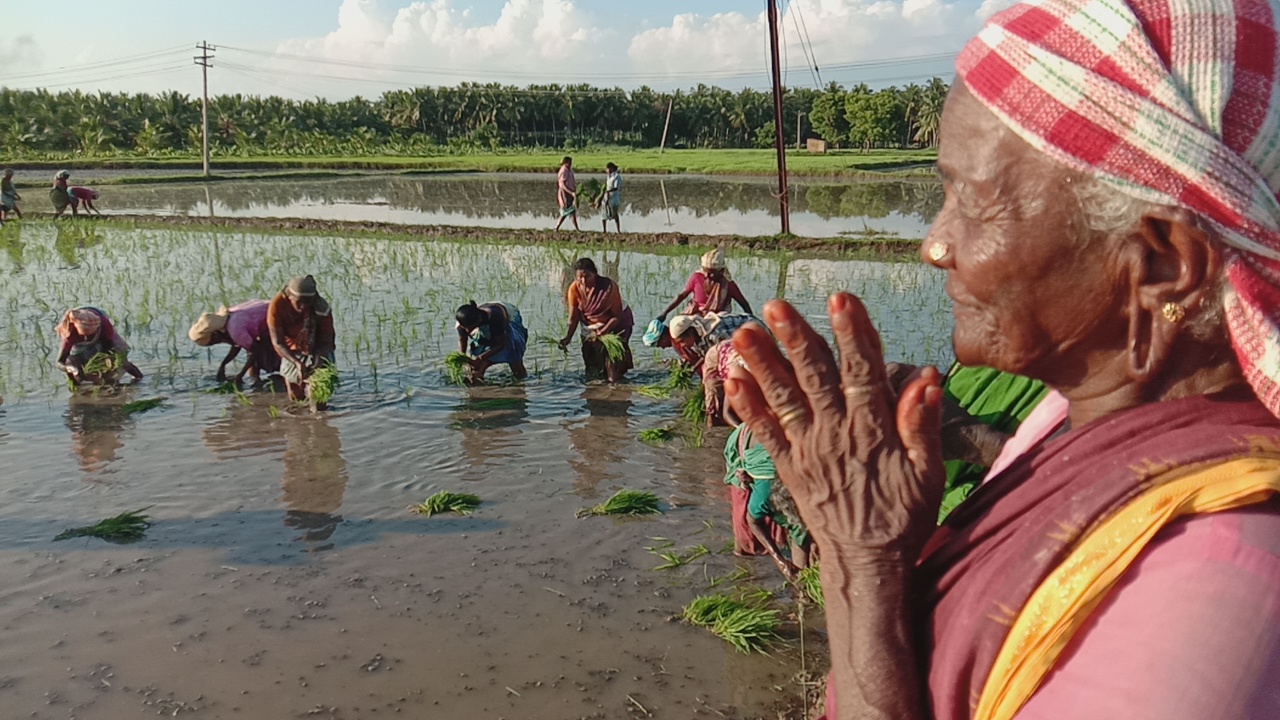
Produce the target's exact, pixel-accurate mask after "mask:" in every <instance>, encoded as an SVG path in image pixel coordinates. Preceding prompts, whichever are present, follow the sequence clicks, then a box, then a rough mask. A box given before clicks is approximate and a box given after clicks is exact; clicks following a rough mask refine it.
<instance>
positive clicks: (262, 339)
mask: <svg viewBox="0 0 1280 720" xmlns="http://www.w3.org/2000/svg"><path fill="white" fill-rule="evenodd" d="M269 305H270V303H268V302H267V301H266V300H248V301H245V302H242V303H240V304H239V305H235V306H232V307H229V308H227V307H223V308H218V312H216V313H204V314H202V315H201V316H200V317H199V319H197V320H196V322H195V324H194V325H192V326H191V329H190V330H188V331H187V337H189V338H191V342H194V343H195V344H197V345H199V346H200V347H209V346H210V345H230V346H231V350H230V351H228V352H227V356H226V357H224V358H223V359H222V363H221V364H220V365H218V375H217V379H218V382H220V383H221V382H226V381H227V365H228V364H230V362H231V361H232V360H235V359H236V357H237V356H238V355H239V354H240V351H241V350H244V351H245V352H247V353H248V354H249V357H248V359H246V360H245V362H244V367H242V368H240V372H238V373H236V378H235V381H236V382H237V383H238V382H240V381H241V380H244V376H245V374H246V373H247V374H248V375H249V376H250V377H252V378H253V381H254V382H255V383H256V382H259V381H260V380H261V379H262V378H263V377H265V376H266V375H270V374H271V373H274V372H277V371H278V370H279V369H280V356H279V355H277V354H276V350H275V348H274V347H272V345H271V330H270V329H269V328H268V327H267V308H268V307H269Z"/></svg>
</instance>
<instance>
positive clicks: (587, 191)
mask: <svg viewBox="0 0 1280 720" xmlns="http://www.w3.org/2000/svg"><path fill="white" fill-rule="evenodd" d="M576 195H577V197H576V198H575V199H574V205H576V206H578V207H579V208H581V207H585V206H587V205H589V204H591V203H594V202H595V201H597V200H599V199H600V198H601V197H602V196H603V195H604V183H602V182H600V181H599V180H597V179H595V178H587V179H586V180H583V181H582V182H580V183H578V189H577V192H576Z"/></svg>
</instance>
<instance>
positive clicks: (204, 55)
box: [195, 40, 217, 177]
mask: <svg viewBox="0 0 1280 720" xmlns="http://www.w3.org/2000/svg"><path fill="white" fill-rule="evenodd" d="M196 49H197V50H199V51H200V54H199V55H197V56H195V61H196V64H197V65H199V66H200V68H201V70H200V74H201V75H202V76H204V97H203V100H202V101H201V103H200V125H201V126H202V128H203V132H202V133H201V138H202V143H203V145H204V153H203V157H204V176H205V177H209V68H211V67H213V56H212V55H210V54H209V51H210V50H217V48H216V47H214V46H212V45H210V44H209V43H207V42H205V41H203V40H201V41H200V44H199V45H197V46H196Z"/></svg>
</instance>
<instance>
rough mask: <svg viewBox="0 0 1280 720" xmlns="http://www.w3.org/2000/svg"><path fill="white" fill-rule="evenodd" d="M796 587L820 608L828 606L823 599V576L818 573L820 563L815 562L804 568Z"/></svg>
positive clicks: (797, 576)
mask: <svg viewBox="0 0 1280 720" xmlns="http://www.w3.org/2000/svg"><path fill="white" fill-rule="evenodd" d="M795 584H796V587H797V588H799V589H800V592H802V593H804V596H805V597H807V598H809V599H810V600H812V601H813V604H814V605H817V606H818V607H820V608H825V607H826V606H827V604H826V602H825V601H824V600H823V599H822V577H821V576H820V575H819V573H818V564H817V563H814V564H812V565H810V566H809V567H807V568H804V569H802V570H801V571H800V572H799V574H797V575H796V579H795Z"/></svg>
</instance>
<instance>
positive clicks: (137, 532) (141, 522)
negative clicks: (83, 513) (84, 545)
mask: <svg viewBox="0 0 1280 720" xmlns="http://www.w3.org/2000/svg"><path fill="white" fill-rule="evenodd" d="M148 509H150V506H148V507H144V508H142V509H141V510H132V511H130V512H126V513H121V514H119V515H116V516H115V517H109V518H107V519H106V520H103V521H101V522H98V523H96V524H94V525H85V526H83V527H78V528H71V529H70V530H63V531H62V532H61V533H58V536H57V537H55V538H54V540H67V539H69V538H76V537H96V538H100V539H102V540H106V541H108V542H134V541H135V540H140V539H141V538H142V536H143V535H144V534H145V533H146V532H147V528H149V527H151V517H150V516H148V515H147V514H146V511H147V510H148Z"/></svg>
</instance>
